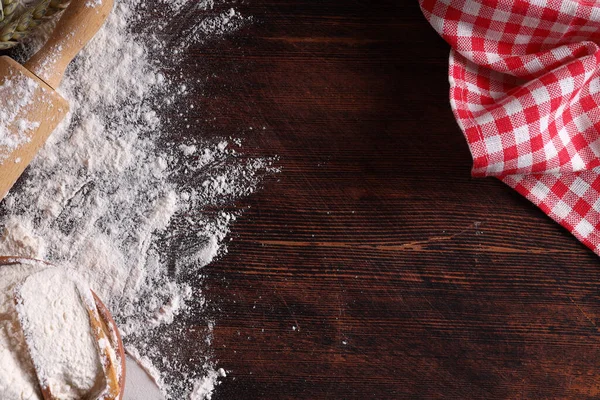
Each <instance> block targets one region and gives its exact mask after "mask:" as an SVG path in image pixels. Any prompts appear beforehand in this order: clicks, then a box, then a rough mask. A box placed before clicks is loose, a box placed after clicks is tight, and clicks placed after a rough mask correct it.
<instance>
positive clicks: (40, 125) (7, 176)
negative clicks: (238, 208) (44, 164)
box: [0, 56, 69, 199]
mask: <svg viewBox="0 0 600 400" xmlns="http://www.w3.org/2000/svg"><path fill="white" fill-rule="evenodd" d="M0 99H1V105H0V199H2V198H3V197H4V196H5V195H6V193H7V192H8V190H9V189H10V188H11V187H12V186H13V185H14V183H15V182H16V181H17V179H18V178H19V176H21V174H22V173H23V171H24V170H25V168H26V167H27V165H29V163H30V162H31V160H32V159H33V157H34V156H35V154H36V153H37V152H38V150H39V149H40V148H41V147H42V145H43V144H44V143H45V141H46V139H47V138H48V136H49V135H50V133H52V131H53V130H54V128H55V127H56V126H57V125H58V123H59V122H60V121H61V120H62V119H63V118H64V116H65V115H66V114H67V111H68V109H69V106H68V104H67V102H66V101H65V100H64V99H63V98H62V97H61V96H60V95H59V94H58V93H56V92H55V91H54V90H53V89H52V88H50V87H49V86H48V85H46V84H45V83H44V82H42V81H40V80H39V78H37V77H36V76H34V75H33V74H32V73H31V72H29V71H28V70H26V69H25V68H23V67H22V66H21V65H20V64H18V63H17V62H15V61H14V60H12V59H10V58H9V57H5V56H4V57H0Z"/></svg>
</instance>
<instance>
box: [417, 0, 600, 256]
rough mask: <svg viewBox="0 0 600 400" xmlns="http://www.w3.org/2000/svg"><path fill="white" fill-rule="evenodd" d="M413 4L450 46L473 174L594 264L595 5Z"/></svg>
mask: <svg viewBox="0 0 600 400" xmlns="http://www.w3.org/2000/svg"><path fill="white" fill-rule="evenodd" d="M420 3H421V8H422V10H423V13H424V14H425V17H426V18H427V20H428V21H429V22H430V23H431V25H432V26H433V27H434V28H435V29H436V30H437V31H438V33H439V34H440V35H442V37H443V38H444V39H445V40H446V41H447V42H448V43H449V44H450V45H451V46H452V51H451V53H450V103H451V106H452V109H453V111H454V115H455V116H456V119H457V121H458V123H459V125H460V127H461V129H462V130H463V132H464V134H465V137H466V139H467V141H468V142H469V147H470V148H471V153H472V155H473V161H474V164H473V171H472V172H473V175H474V176H496V177H498V178H499V179H501V180H502V181H503V182H505V183H506V184H508V185H509V186H511V187H513V188H514V189H515V190H517V191H518V192H519V193H521V194H522V195H524V196H525V197H527V198H528V199H529V200H530V201H532V202H533V203H535V204H536V205H537V206H539V207H540V208H541V209H542V210H543V211H544V212H545V213H547V214H548V215H549V216H550V217H551V218H553V219H554V220H556V221H557V222H558V223H560V224H561V225H563V226H564V227H565V228H567V229H568V230H569V231H571V232H572V233H573V235H575V236H576V237H577V238H578V239H579V240H581V241H582V242H583V243H584V244H585V245H587V246H588V247H590V248H591V249H592V250H593V251H594V252H596V253H597V254H599V255H600V2H595V1H584V0H579V1H576V0H562V1H561V0H546V1H542V0H534V1H523V0H420ZM595 4H596V5H595Z"/></svg>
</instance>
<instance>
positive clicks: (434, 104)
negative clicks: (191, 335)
mask: <svg viewBox="0 0 600 400" xmlns="http://www.w3.org/2000/svg"><path fill="white" fill-rule="evenodd" d="M236 7H237V9H238V10H239V11H241V12H242V13H243V14H245V15H252V16H254V22H253V23H252V24H249V25H248V26H246V27H245V28H244V29H243V30H242V31H241V32H239V33H237V34H236V35H233V36H231V37H228V38H226V39H222V40H219V41H217V42H215V43H213V44H209V45H207V46H204V47H203V48H202V54H197V56H198V57H199V58H201V59H202V65H203V66H202V68H205V69H206V72H207V74H208V73H214V74H215V78H214V79H212V80H210V81H209V83H208V86H207V87H206V88H205V93H204V94H205V100H204V105H203V106H204V107H205V110H206V112H207V113H208V115H213V116H215V117H216V119H215V120H214V121H211V126H212V127H213V128H214V130H215V131H218V132H221V133H222V134H225V135H227V134H231V135H236V136H243V137H245V138H246V139H245V147H246V149H252V152H254V153H255V154H257V155H261V156H273V155H278V156H279V157H280V161H279V165H280V166H281V167H282V172H281V173H280V174H278V175H277V176H275V177H273V178H271V179H270V180H268V181H267V182H266V184H265V187H264V189H263V190H262V191H260V192H259V193H257V194H255V195H253V196H252V197H250V198H249V199H246V200H244V201H243V202H242V203H241V204H240V205H241V206H250V208H249V209H248V210H247V211H246V212H245V214H244V215H243V216H242V217H241V218H240V219H239V221H238V222H237V223H236V224H235V226H234V230H233V234H232V241H231V243H230V244H229V254H228V255H226V256H225V257H223V258H221V259H220V261H219V262H217V263H215V264H213V265H211V266H209V267H207V270H206V271H207V273H208V276H209V278H208V281H207V283H206V286H207V288H206V290H207V293H208V294H207V295H208V297H209V301H210V302H212V304H215V305H216V307H218V309H219V310H220V311H219V312H218V313H216V315H217V321H216V327H215V332H214V351H215V358H216V359H218V360H219V365H220V366H222V367H223V368H225V369H227V370H228V371H230V373H229V377H227V378H225V379H224V380H223V383H222V384H221V386H220V387H219V389H218V390H217V393H216V395H215V397H214V398H216V399H218V400H221V399H285V398H288V399H404V398H415V399H424V398H456V399H467V398H469V399H516V398H566V397H569V398H574V399H584V398H596V397H599V396H600V372H599V368H600V340H599V339H600V334H599V332H598V327H597V326H598V324H600V284H599V282H600V263H599V262H598V257H597V256H595V255H594V254H593V253H592V252H590V251H589V250H587V249H586V248H585V247H584V246H582V245H581V244H579V243H578V242H577V241H576V240H575V239H574V238H573V237H571V236H570V235H569V234H568V233H567V232H566V231H565V230H563V229H562V228H560V227H559V226H558V225H557V224H555V223H554V222H552V221H551V220H550V219H549V218H548V217H546V216H545V215H544V214H543V213H542V212H540V211H539V210H538V209H536V208H535V207H534V206H533V205H531V204H530V203H528V202H527V201H526V200H525V199H523V198H521V197H520V196H519V195H517V194H516V193H515V192H513V191H511V190H510V189H509V188H508V187H505V186H504V185H503V184H501V183H500V182H499V181H496V180H494V179H483V180H475V179H472V178H471V177H470V174H469V171H470V161H471V159H470V155H469V151H468V149H467V146H466V144H465V141H464V140H463V138H462V134H461V132H460V130H459V128H458V127H457V125H456V123H455V122H454V119H453V116H452V113H451V111H450V107H449V103H448V94H447V92H448V83H447V72H446V70H447V56H448V46H447V45H446V44H445V43H444V42H443V41H442V40H441V39H440V38H439V37H438V36H437V35H436V34H435V32H434V31H433V29H431V28H430V27H429V26H428V24H427V23H426V21H425V20H424V18H423V17H422V15H421V13H420V11H419V8H418V5H417V3H416V2H406V1H398V0H388V1H383V0H382V1H366V0H363V1H347V0H346V1H342V0H339V1H338V0H324V1H292V0H290V1H269V0H252V1H249V2H247V3H244V4H239V5H237V6H236ZM263 126H265V127H266V129H265V130H262V129H254V130H249V129H248V127H255V128H256V127H263Z"/></svg>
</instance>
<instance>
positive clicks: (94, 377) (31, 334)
mask: <svg viewBox="0 0 600 400" xmlns="http://www.w3.org/2000/svg"><path fill="white" fill-rule="evenodd" d="M74 275H75V274H74V273H73V271H66V270H63V269H62V268H58V267H56V268H47V269H44V270H43V271H41V272H37V273H35V274H32V275H30V276H29V277H27V278H26V279H25V280H24V281H23V283H22V284H21V285H19V286H18V287H17V288H16V289H15V295H16V298H17V313H18V315H19V319H20V321H21V325H22V327H23V332H24V333H25V340H26V343H27V344H28V347H29V353H30V355H31V358H32V360H33V362H34V365H35V367H36V368H35V369H36V372H37V376H38V378H39V381H40V384H41V386H42V390H47V391H48V393H49V394H51V395H52V397H53V398H57V399H61V400H67V399H72V400H79V399H82V398H89V397H92V398H93V397H95V396H97V395H98V393H100V392H101V391H102V390H103V388H104V387H105V386H106V380H105V379H104V373H103V367H102V364H101V361H100V357H99V355H98V348H97V343H96V339H95V337H94V335H93V334H92V330H91V329H90V318H89V316H88V310H87V306H86V305H85V304H84V303H83V302H82V299H81V297H80V295H79V293H80V291H85V290H87V291H89V288H86V287H85V285H84V284H83V283H82V282H80V281H75V280H73V277H74Z"/></svg>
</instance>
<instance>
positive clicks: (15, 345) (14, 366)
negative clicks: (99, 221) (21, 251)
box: [0, 263, 46, 400]
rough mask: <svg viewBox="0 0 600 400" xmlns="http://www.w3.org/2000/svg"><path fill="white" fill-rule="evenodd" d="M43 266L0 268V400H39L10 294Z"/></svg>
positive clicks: (34, 377)
mask: <svg viewBox="0 0 600 400" xmlns="http://www.w3.org/2000/svg"><path fill="white" fill-rule="evenodd" d="M45 267H46V266H44V265H41V264H36V263H32V264H29V265H24V264H15V265H12V266H2V267H0V394H1V398H2V400H40V399H41V398H42V397H41V396H42V394H41V392H40V390H39V385H38V382H37V379H36V376H35V369H34V366H33V363H32V362H31V359H30V357H29V355H28V353H27V346H26V344H25V338H24V336H23V331H22V330H21V327H20V325H19V324H18V322H17V321H18V317H17V311H16V309H15V302H14V296H13V290H14V288H15V286H16V285H17V284H19V283H20V282H21V281H23V280H24V279H25V278H26V277H27V276H29V275H30V274H31V273H33V272H36V271H39V270H40V269H43V268H45Z"/></svg>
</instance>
